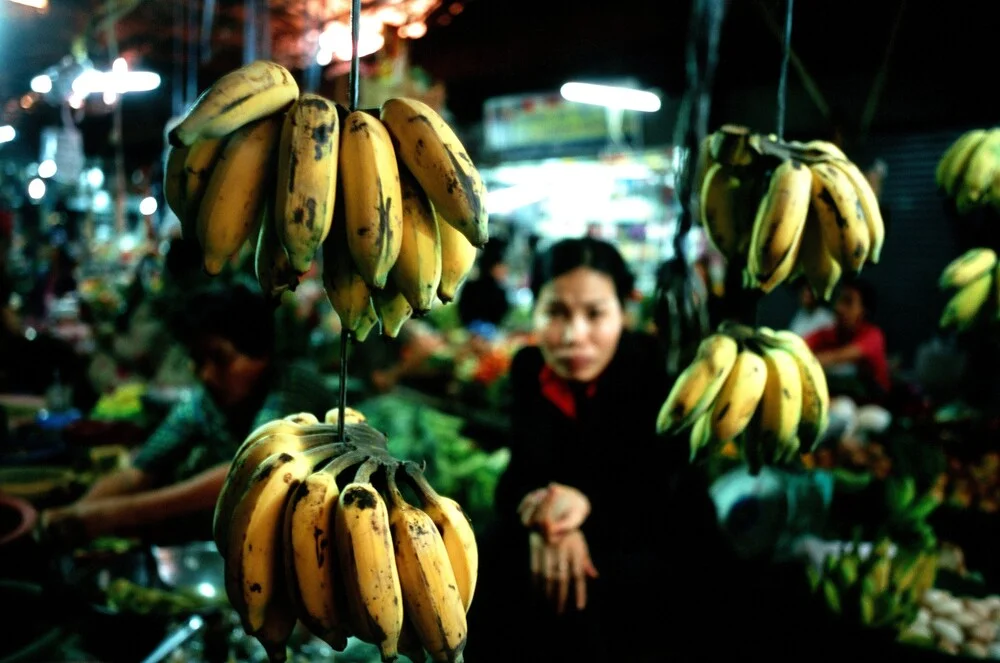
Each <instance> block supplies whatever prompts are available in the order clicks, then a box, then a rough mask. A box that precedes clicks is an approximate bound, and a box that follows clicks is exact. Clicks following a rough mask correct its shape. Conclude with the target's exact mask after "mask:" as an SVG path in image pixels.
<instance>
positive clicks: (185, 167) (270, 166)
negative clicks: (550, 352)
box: [164, 60, 489, 340]
mask: <svg viewBox="0 0 1000 663" xmlns="http://www.w3.org/2000/svg"><path fill="white" fill-rule="evenodd" d="M168 139H169V142H170V148H169V152H168V155H167V163H166V167H165V175H164V178H165V181H164V189H165V193H166V199H167V202H168V204H169V206H170V208H171V209H172V210H173V211H174V213H175V214H177V216H178V218H179V219H180V220H181V225H182V230H183V232H184V235H185V237H196V238H197V240H198V243H199V245H200V246H201V249H202V252H203V255H204V268H205V271H206V272H207V273H208V274H210V275H213V276H214V275H217V274H219V273H220V272H221V271H222V269H223V267H224V266H225V265H226V264H227V263H228V262H229V261H230V260H231V259H232V258H233V256H235V255H236V254H237V253H238V252H239V251H240V250H241V249H242V247H243V246H244V245H245V244H246V243H248V242H249V244H250V246H251V247H252V249H253V255H254V268H255V272H256V275H257V280H258V282H259V283H260V286H261V288H262V290H263V291H264V293H265V294H266V295H268V296H269V297H271V298H272V300H273V301H277V300H278V298H279V297H280V296H281V294H282V293H283V292H285V291H287V290H294V289H295V287H296V286H297V285H298V282H299V280H300V279H301V278H302V277H303V275H304V274H305V273H306V272H308V271H309V269H310V268H311V266H312V264H313V260H314V259H315V258H316V257H317V254H319V255H320V257H321V260H322V265H323V283H324V286H325V288H326V291H327V295H328V297H329V299H330V302H331V304H332V305H333V308H334V309H335V310H336V312H337V314H338V315H339V316H340V319H341V322H342V325H343V327H344V329H346V330H348V331H349V332H351V333H352V334H353V335H354V337H355V338H356V339H358V340H364V339H365V337H366V336H367V335H368V333H369V332H370V331H371V330H372V329H373V328H374V326H375V324H376V323H377V322H381V326H382V331H383V332H384V333H385V334H387V335H388V336H390V337H395V336H396V335H397V334H398V332H399V329H400V327H401V326H402V324H403V323H404V322H405V321H406V320H407V319H408V318H410V317H411V316H414V315H422V314H425V313H427V312H428V311H429V310H430V309H431V307H432V306H433V305H434V304H435V303H436V302H438V301H440V302H444V303H448V302H450V301H452V300H453V299H454V298H455V296H456V293H457V291H458V289H459V288H460V287H461V285H462V283H463V282H464V281H465V279H466V277H467V276H468V273H469V271H470V270H471V269H472V266H473V264H474V262H475V259H476V251H477V247H482V246H483V245H485V244H486V242H487V241H488V240H489V231H488V215H487V212H486V207H485V202H486V189H485V187H484V185H483V181H482V178H481V176H480V174H479V172H478V170H477V169H476V167H475V166H474V165H473V163H472V159H471V158H470V157H469V154H468V152H467V151H466V149H465V148H464V147H463V145H462V143H461V141H460V140H459V138H458V137H457V136H456V135H455V132H454V131H453V130H452V129H451V128H450V127H449V126H448V125H447V124H446V123H445V121H444V120H443V119H442V118H441V116H440V115H439V114H438V113H437V112H436V111H434V110H433V109H432V108H430V107H429V106H427V105H426V104H424V103H423V102H420V101H417V100H415V99H407V98H394V99H389V100H388V101H386V102H385V103H384V104H383V105H382V107H381V108H380V109H375V110H356V111H353V112H349V111H348V110H347V109H346V108H344V107H343V106H340V105H339V104H335V103H334V102H332V101H330V100H328V99H325V98H323V97H322V96H319V95H316V94H311V93H302V94H300V93H299V88H298V85H297V84H296V82H295V79H294V78H293V77H292V75H291V74H290V73H289V72H288V70H286V69H285V68H284V67H282V66H281V65H279V64H276V63H274V62H269V61H264V60H260V61H256V62H253V63H251V64H248V65H246V66H244V67H241V68H239V69H237V70H235V71H232V72H230V73H228V74H226V75H225V76H223V77H222V78H220V79H219V80H218V81H216V83H215V84H214V85H213V86H212V87H210V88H209V89H208V90H206V91H205V92H204V93H203V94H202V95H201V96H200V97H199V99H198V100H197V102H196V103H195V104H194V106H193V107H192V108H191V110H190V111H189V112H188V113H187V115H186V116H185V117H184V118H183V119H182V120H181V122H180V123H179V124H178V125H177V126H176V127H174V128H173V129H172V130H171V131H170V133H169V134H168Z"/></svg>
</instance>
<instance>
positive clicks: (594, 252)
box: [531, 237, 635, 303]
mask: <svg viewBox="0 0 1000 663" xmlns="http://www.w3.org/2000/svg"><path fill="white" fill-rule="evenodd" d="M577 267H586V268H588V269H592V270H594V271H596V272H600V273H601V274H604V275H605V276H607V277H608V278H610V279H611V281H612V282H613V283H614V284H615V294H616V295H617V296H618V301H620V302H622V303H624V302H625V300H626V299H628V297H629V295H631V294H632V288H633V287H634V286H635V277H634V276H633V275H632V272H630V271H629V268H628V266H627V265H626V264H625V260H624V259H623V258H622V255H621V254H620V253H619V252H618V249H616V248H615V247H614V246H613V245H611V244H609V243H608V242H605V241H603V240H600V239H594V238H593V237H583V238H574V239H564V240H560V241H558V242H556V243H555V244H553V245H552V246H550V247H549V248H548V249H546V250H545V251H543V252H541V253H540V254H538V256H537V257H536V258H535V264H534V266H533V267H532V270H531V294H532V295H534V297H535V300H536V301H537V300H538V293H539V292H540V291H541V289H542V286H544V285H545V284H546V283H548V282H549V281H552V280H553V279H556V278H559V277H560V276H562V275H563V274H566V273H567V272H571V271H573V270H574V269H576V268H577Z"/></svg>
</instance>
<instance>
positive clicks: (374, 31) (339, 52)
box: [316, 16, 385, 64]
mask: <svg viewBox="0 0 1000 663" xmlns="http://www.w3.org/2000/svg"><path fill="white" fill-rule="evenodd" d="M382 27H383V25H382V21H380V20H378V19H371V18H369V17H365V16H362V17H361V25H360V26H359V30H358V57H365V56H366V55H371V54H372V53H375V52H376V51H378V50H379V49H380V48H382V46H384V45H385V37H383V36H382ZM351 50H352V48H351V28H350V26H348V25H346V24H344V23H337V22H333V23H329V24H327V26H326V27H325V28H324V29H323V32H322V33H321V34H320V36H319V55H317V57H316V61H317V62H318V63H319V64H323V61H322V59H321V56H322V57H323V58H325V57H327V55H326V54H327V53H330V54H331V55H332V57H333V58H336V59H338V60H340V61H342V62H347V61H349V60H350V59H351ZM326 64H329V61H328V62H327V63H326Z"/></svg>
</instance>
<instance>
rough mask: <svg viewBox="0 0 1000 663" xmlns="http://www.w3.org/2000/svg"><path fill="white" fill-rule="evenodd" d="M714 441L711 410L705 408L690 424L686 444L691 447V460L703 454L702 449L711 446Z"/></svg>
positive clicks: (693, 460)
mask: <svg viewBox="0 0 1000 663" xmlns="http://www.w3.org/2000/svg"><path fill="white" fill-rule="evenodd" d="M716 441H717V440H716V439H715V437H714V436H713V435H712V411H711V410H706V411H705V413H704V414H703V415H701V416H700V417H698V418H697V419H695V420H694V424H692V425H691V434H690V435H689V436H688V444H689V445H690V447H691V457H690V460H691V462H692V463H693V462H695V461H696V460H698V457H699V456H701V455H703V452H702V449H705V448H706V447H709V446H713V443H714V442H716Z"/></svg>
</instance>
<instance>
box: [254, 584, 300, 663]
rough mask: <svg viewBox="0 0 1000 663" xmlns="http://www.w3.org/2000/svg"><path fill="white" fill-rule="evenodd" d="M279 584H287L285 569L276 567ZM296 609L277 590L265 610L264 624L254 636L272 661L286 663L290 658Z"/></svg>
mask: <svg viewBox="0 0 1000 663" xmlns="http://www.w3.org/2000/svg"><path fill="white" fill-rule="evenodd" d="M276 572H277V574H278V578H279V580H278V581H277V582H276V583H275V584H276V585H278V586H281V585H284V584H285V578H284V575H283V574H284V570H283V569H276ZM295 623H296V619H295V611H294V610H293V609H292V606H291V605H289V603H288V599H287V597H285V596H284V595H283V593H282V592H277V593H276V594H275V596H274V597H273V598H272V600H271V602H270V603H269V604H268V606H267V609H266V610H265V611H264V624H263V625H262V626H261V627H260V628H259V629H257V631H256V632H254V633H253V637H254V638H256V639H257V641H258V642H260V644H261V645H262V646H263V647H264V651H265V652H266V653H267V659H268V661H269V662H270V663H284V661H285V660H287V658H288V640H289V638H291V637H292V632H293V631H295Z"/></svg>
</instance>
